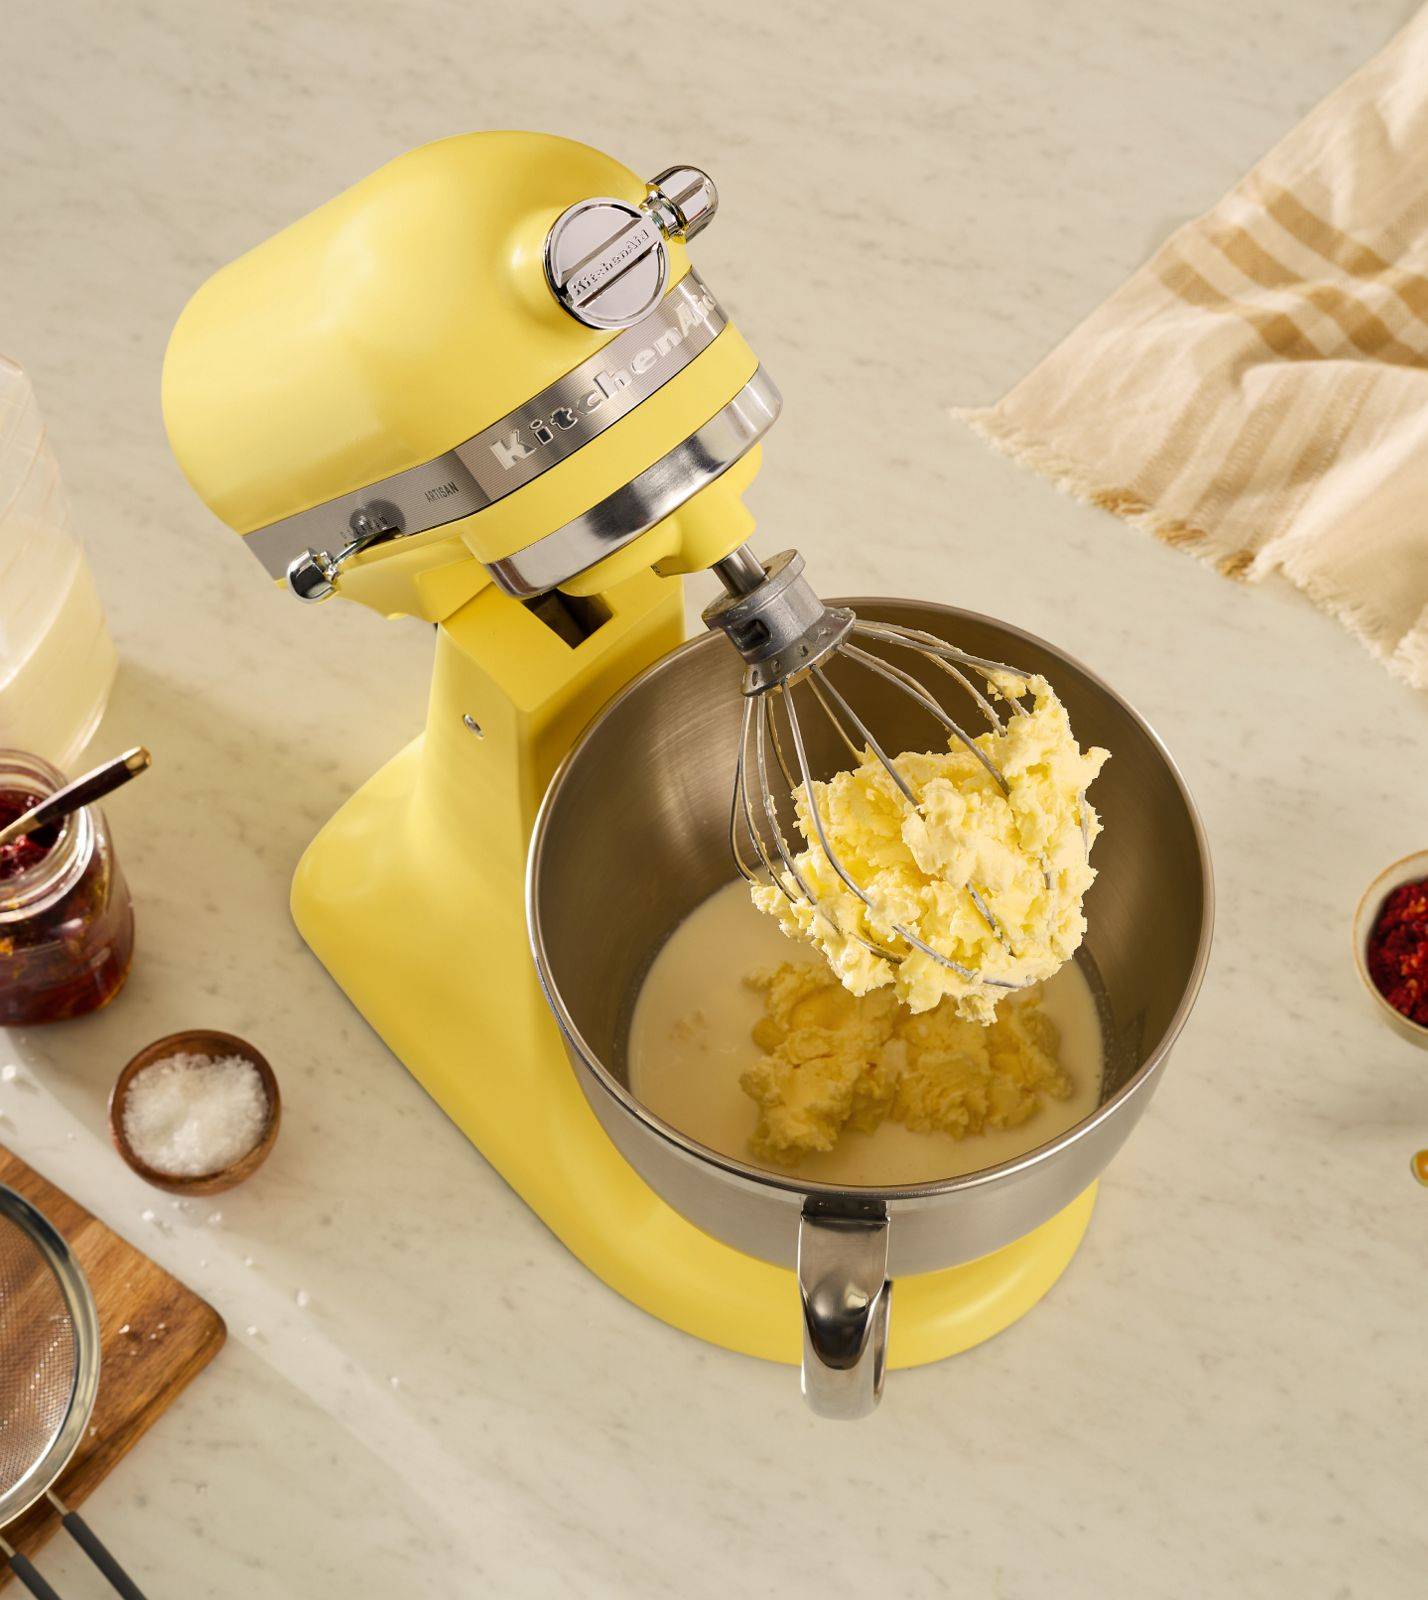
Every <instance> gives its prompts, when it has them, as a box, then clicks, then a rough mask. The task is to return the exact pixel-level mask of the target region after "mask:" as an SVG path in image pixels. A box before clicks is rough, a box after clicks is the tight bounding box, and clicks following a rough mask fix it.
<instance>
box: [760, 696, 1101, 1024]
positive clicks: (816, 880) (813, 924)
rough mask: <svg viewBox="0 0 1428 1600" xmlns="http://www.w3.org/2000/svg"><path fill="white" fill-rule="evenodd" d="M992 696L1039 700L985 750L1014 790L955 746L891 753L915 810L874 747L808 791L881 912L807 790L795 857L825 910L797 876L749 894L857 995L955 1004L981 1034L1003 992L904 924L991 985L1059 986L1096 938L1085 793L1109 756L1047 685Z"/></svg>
mask: <svg viewBox="0 0 1428 1600" xmlns="http://www.w3.org/2000/svg"><path fill="white" fill-rule="evenodd" d="M995 687H996V689H997V691H998V692H999V693H1000V694H1001V695H1002V696H1003V697H1004V698H1005V699H1006V700H1007V701H1008V704H1011V703H1012V702H1013V700H1016V699H1020V698H1022V697H1023V696H1029V697H1030V698H1031V700H1032V707H1031V709H1030V710H1023V709H1022V708H1021V707H1019V706H1013V708H1012V709H1013V714H1012V715H1011V716H1009V717H1008V718H1007V719H1006V723H1005V727H1004V728H1003V730H1002V731H1001V732H996V731H995V730H990V729H989V730H988V731H987V732H986V733H984V734H982V735H981V736H980V737H979V738H978V739H977V740H976V741H975V742H976V745H977V747H978V749H980V750H981V751H982V753H983V754H984V755H985V756H986V757H987V758H988V760H989V761H990V762H991V764H992V766H993V767H995V768H996V770H997V771H998V772H1000V773H1001V775H1002V777H1003V778H1004V780H1005V782H1006V786H1007V788H1006V792H1005V793H1004V792H1003V790H1002V788H1001V786H1000V785H999V784H998V783H997V781H996V780H995V779H994V778H993V777H992V775H991V774H990V773H989V772H988V771H987V770H986V768H985V767H984V766H983V765H982V763H981V762H980V761H978V760H977V758H976V757H975V756H974V755H972V754H971V752H970V751H968V750H967V749H966V747H965V746H964V745H962V744H961V743H960V742H958V741H956V740H955V739H953V740H951V741H950V748H949V749H947V750H945V751H930V752H925V753H916V752H909V753H905V754H903V755H900V756H898V757H896V758H895V760H894V765H895V766H896V768H897V770H898V772H899V773H900V774H901V776H902V778H903V780H904V782H905V783H907V784H908V786H909V787H910V788H911V790H912V792H913V794H915V795H916V796H917V797H918V800H919V802H920V803H919V806H918V808H917V809H916V810H914V809H913V808H912V807H910V806H909V805H908V803H907V800H906V797H905V796H904V795H903V794H902V792H901V791H900V790H899V789H898V787H897V785H896V784H894V782H893V781H892V779H891V777H890V776H889V775H888V773H887V772H886V771H885V770H884V769H883V766H882V763H881V762H879V761H878V760H877V758H876V757H875V756H873V754H872V752H871V751H869V752H867V753H866V754H867V759H865V760H864V761H862V762H861V763H860V764H859V765H858V766H856V767H854V768H852V769H851V770H849V771H845V772H839V773H837V774H835V775H834V777H833V778H831V779H830V780H829V781H828V782H827V783H818V782H815V783H814V785H813V792H814V798H815V800H816V802H817V805H818V808H819V814H820V816H821V817H822V820H823V827H824V831H825V832H826V833H827V836H828V842H829V844H830V846H831V847H832V849H833V851H834V853H835V854H836V855H837V856H838V858H839V860H840V861H841V862H842V863H843V866H844V867H845V869H846V870H847V872H848V874H849V875H850V876H851V877H852V879H853V880H854V882H855V883H857V884H858V885H859V886H860V887H861V888H862V889H863V891H864V892H865V893H866V894H867V896H868V899H869V900H870V901H871V902H872V905H871V907H869V906H866V905H864V904H863V902H862V901H861V900H860V899H859V898H858V896H857V895H855V894H854V893H853V892H852V891H851V890H850V889H849V888H848V887H847V886H846V884H844V882H843V881H842V879H841V878H840V877H839V876H838V874H837V873H836V872H835V871H834V869H833V866H832V864H831V863H830V861H829V860H828V857H827V856H826V855H825V853H824V851H823V848H822V846H821V844H820V843H819V840H818V835H817V831H816V829H815V827H814V825H813V821H812V818H811V815H810V812H809V809H808V794H807V792H806V790H805V789H804V788H803V787H802V786H800V788H799V790H798V791H797V793H796V794H795V796H794V801H795V807H796V811H797V818H798V827H799V831H800V833H801V834H802V835H803V838H804V841H805V848H804V849H803V850H802V851H800V852H799V853H798V855H797V856H795V858H794V860H795V865H796V866H797V868H798V872H799V875H800V876H801V877H802V879H803V881H804V882H805V883H806V884H807V885H808V887H809V889H810V890H811V891H812V893H813V895H814V897H815V898H816V899H817V901H818V905H817V907H816V908H815V907H813V906H811V905H809V904H808V902H807V901H806V900H804V899H803V897H802V895H801V894H800V893H799V892H798V889H797V886H796V885H794V884H793V883H792V881H791V880H790V882H789V887H790V889H791V890H792V894H791V896H790V895H786V894H785V893H784V892H783V891H782V890H781V889H780V888H779V887H778V885H776V884H765V885H762V886H756V887H755V888H754V889H753V891H752V892H753V898H754V904H755V905H756V906H758V908H759V909H760V910H761V911H764V912H767V913H768V914H770V915H772V916H775V917H777V918H778V920H779V922H780V924H781V925H782V927H783V929H784V932H785V933H788V934H790V935H791V936H793V937H795V938H798V939H802V940H805V941H807V942H808V943H810V944H813V945H816V946H817V947H818V949H820V950H821V951H822V952H823V954H824V956H825V957H826V958H827V961H828V964H829V966H830V967H831V968H832V969H833V972H834V973H835V974H836V976H837V978H838V980H839V982H840V983H841V984H843V986H844V987H845V988H846V989H847V990H848V991H849V992H850V993H851V994H853V995H865V994H868V993H870V992H871V991H873V990H876V989H881V988H884V987H888V988H890V989H891V990H892V992H893V993H894V994H895V995H896V997H897V998H898V999H899V1000H901V1001H902V1002H903V1004H904V1005H906V1006H907V1008H908V1009H909V1010H910V1011H913V1012H923V1011H930V1010H931V1009H932V1008H933V1007H934V1006H936V1005H938V1004H940V1003H941V1002H942V1001H944V1000H946V1001H948V1002H950V1004H951V1005H952V1006H953V1008H954V1010H955V1012H956V1014H957V1015H958V1016H959V1017H961V1018H964V1019H965V1020H967V1021H970V1022H974V1023H978V1024H980V1025H982V1026H988V1025H990V1024H991V1022H992V1021H993V1018H994V1016H995V1014H996V1004H997V1000H998V998H999V997H1000V996H1001V995H1003V994H1005V993H1006V992H1007V991H1006V990H1005V989H999V988H988V987H987V986H986V985H985V984H984V983H982V982H980V981H978V979H977V978H976V977H973V978H968V977H964V976H963V975H961V974H960V973H958V972H956V971H954V970H953V969H952V968H950V967H947V966H944V965H943V964H942V963H941V962H940V961H936V960H934V959H933V958H932V957H931V956H928V955H927V954H925V953H924V952H923V951H921V950H918V949H917V948H916V947H915V946H913V945H910V944H908V943H907V941H906V940H905V939H904V938H903V937H902V936H901V935H900V934H899V933H898V932H897V931H896V929H897V927H898V926H901V927H903V928H906V929H908V930H909V931H910V932H911V933H912V934H914V935H915V936H916V937H917V938H918V939H920V940H922V942H923V943H924V944H927V945H930V946H931V947H932V949H934V950H936V951H938V952H939V953H940V954H941V955H944V956H946V957H947V958H949V959H950V960H952V961H955V962H957V963H958V964H959V965H960V966H962V967H965V968H966V969H967V970H968V971H969V972H971V973H973V974H977V975H980V977H981V978H988V979H995V980H999V981H1000V982H1002V983H1007V984H1013V985H1016V986H1017V987H1022V986H1025V985H1029V984H1032V983H1036V982H1039V981H1041V980H1043V979H1046V978H1049V977H1050V976H1051V975H1052V974H1053V973H1054V972H1056V970H1057V969H1058V968H1059V967H1061V966H1062V965H1063V963H1065V962H1066V961H1068V960H1069V959H1070V958H1071V956H1072V955H1073V954H1074V953H1075V951H1076V948H1077V946H1078V945H1079V944H1080V943H1081V939H1082V937H1083V935H1084V933H1085V931H1086V921H1085V917H1084V916H1083V914H1082V910H1081V902H1082V898H1083V896H1084V895H1085V893H1086V890H1087V889H1089V888H1090V886H1091V883H1092V882H1093V881H1094V879H1095V876H1096V874H1095V872H1094V870H1093V869H1092V867H1091V866H1090V863H1089V860H1088V857H1089V854H1090V849H1089V847H1090V844H1091V842H1092V841H1093V840H1094V839H1095V837H1096V835H1097V834H1098V833H1099V832H1100V830H1101V824H1100V820H1099V818H1098V817H1097V815H1096V812H1095V810H1094V808H1093V807H1092V806H1091V805H1090V803H1089V802H1088V801H1087V800H1086V799H1085V791H1086V788H1087V786H1088V785H1089V784H1090V783H1091V782H1092V780H1093V779H1094V778H1095V777H1096V774H1097V773H1098V772H1099V771H1100V770H1101V767H1102V766H1103V765H1104V764H1105V762H1106V761H1107V760H1108V759H1109V757H1108V753H1107V752H1106V751H1105V750H1101V749H1094V748H1093V749H1090V750H1085V751H1083V750H1082V749H1081V747H1080V746H1079V745H1078V744H1077V742H1076V737H1075V735H1074V734H1073V733H1072V731H1071V724H1070V721H1069V719H1068V718H1067V715H1066V708H1065V707H1064V706H1063V705H1062V704H1061V702H1060V700H1059V699H1057V697H1056V694H1055V692H1054V691H1053V690H1052V688H1051V686H1050V684H1049V683H1047V681H1046V680H1045V679H1044V678H1040V677H1032V678H1027V679H1020V678H1014V677H1012V676H1010V675H1003V676H1001V677H999V678H998V679H997V681H996V685H995ZM978 899H980V900H981V902H982V906H983V907H985V909H986V911H987V912H989V913H990V916H991V918H993V919H995V921H996V924H997V927H996V928H994V927H993V926H992V924H991V922H990V921H989V919H988V917H987V916H986V915H984V914H983V911H982V909H981V908H979V906H978V904H977V901H978ZM869 944H872V945H875V946H878V947H879V949H881V950H885V951H888V952H889V953H891V954H894V955H900V956H901V959H900V960H889V959H887V958H886V957H885V956H883V955H880V954H879V953H878V950H873V949H869V948H868V946H869Z"/></svg>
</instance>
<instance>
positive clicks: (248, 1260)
mask: <svg viewBox="0 0 1428 1600" xmlns="http://www.w3.org/2000/svg"><path fill="white" fill-rule="evenodd" d="M243 1265H244V1266H245V1267H251V1266H252V1265H253V1258H252V1256H244V1257H243Z"/></svg>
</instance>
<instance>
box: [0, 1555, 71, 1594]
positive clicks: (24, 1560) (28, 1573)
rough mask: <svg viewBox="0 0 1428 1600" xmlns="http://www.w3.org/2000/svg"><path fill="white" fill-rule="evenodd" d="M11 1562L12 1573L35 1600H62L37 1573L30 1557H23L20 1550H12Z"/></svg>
mask: <svg viewBox="0 0 1428 1600" xmlns="http://www.w3.org/2000/svg"><path fill="white" fill-rule="evenodd" d="M9 1561H10V1571H11V1572H13V1573H14V1574H15V1576H16V1577H17V1578H18V1579H19V1580H20V1582H21V1583H23V1584H24V1586H25V1587H26V1588H27V1589H28V1590H29V1591H30V1593H31V1594H32V1595H34V1597H35V1600H60V1597H59V1596H58V1595H57V1594H56V1593H55V1592H54V1590H53V1589H51V1588H50V1586H49V1584H47V1583H46V1582H45V1580H44V1579H43V1578H42V1577H41V1576H40V1575H39V1573H38V1572H36V1571H35V1569H34V1567H33V1565H31V1562H30V1559H29V1557H28V1556H22V1555H21V1554H20V1552H19V1551H18V1550H11V1551H10V1552H9Z"/></svg>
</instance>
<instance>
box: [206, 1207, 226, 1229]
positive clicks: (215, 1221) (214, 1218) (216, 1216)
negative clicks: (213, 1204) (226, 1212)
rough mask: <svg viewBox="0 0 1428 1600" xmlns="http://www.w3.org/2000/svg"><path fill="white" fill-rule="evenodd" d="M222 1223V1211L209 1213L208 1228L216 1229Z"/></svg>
mask: <svg viewBox="0 0 1428 1600" xmlns="http://www.w3.org/2000/svg"><path fill="white" fill-rule="evenodd" d="M222 1221H223V1213H222V1212H221V1211H210V1212H209V1213H208V1226H209V1227H210V1228H216V1227H217V1226H218V1225H219V1224H220V1223H221V1222H222Z"/></svg>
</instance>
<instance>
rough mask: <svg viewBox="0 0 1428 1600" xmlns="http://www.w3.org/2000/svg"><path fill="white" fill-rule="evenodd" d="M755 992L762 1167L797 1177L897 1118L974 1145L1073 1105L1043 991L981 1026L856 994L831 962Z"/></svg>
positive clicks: (754, 1096)
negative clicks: (798, 1169)
mask: <svg viewBox="0 0 1428 1600" xmlns="http://www.w3.org/2000/svg"><path fill="white" fill-rule="evenodd" d="M745 981H746V982H747V983H748V984H749V985H750V987H751V988H754V989H757V990H759V991H760V992H761V993H762V995H763V999H764V1014H763V1016H762V1017H760V1018H759V1020H758V1022H757V1023H756V1024H755V1025H754V1030H753V1038H754V1043H755V1044H756V1045H757V1046H758V1047H759V1049H760V1050H761V1051H762V1052H763V1054H762V1055H761V1056H760V1058H759V1060H758V1061H756V1062H755V1063H754V1064H753V1065H752V1066H751V1067H749V1068H748V1069H747V1070H746V1071H745V1072H744V1073H743V1075H742V1076H741V1078H740V1080H739V1083H740V1087H741V1088H742V1089H743V1091H744V1093H745V1094H746V1095H748V1096H749V1098H750V1099H751V1100H752V1101H753V1102H754V1104H755V1105H756V1106H757V1107H758V1111H759V1120H758V1126H757V1127H756V1129H755V1131H754V1133H753V1136H752V1137H751V1138H750V1140H749V1149H750V1152H751V1154H752V1155H753V1156H754V1157H755V1158H756V1159H757V1160H761V1161H770V1162H773V1163H774V1164H775V1165H778V1166H793V1165H796V1164H797V1162H798V1161H799V1160H801V1159H802V1157H804V1156H805V1155H809V1154H812V1153H814V1152H817V1151H822V1150H832V1149H833V1148H834V1147H835V1145H836V1144H837V1142H838V1139H839V1137H840V1135H842V1134H843V1133H844V1131H845V1130H855V1131H857V1132H860V1133H872V1132H873V1131H874V1129H876V1128H877V1127H878V1126H880V1124H881V1123H882V1122H883V1121H884V1120H887V1119H890V1120H892V1121H894V1122H900V1123H902V1124H903V1125H904V1126H905V1127H907V1128H910V1129H912V1131H913V1132H915V1133H946V1134H950V1135H951V1136H952V1137H953V1138H954V1139H965V1138H968V1137H975V1136H976V1135H978V1134H981V1133H986V1132H990V1131H992V1130H994V1129H1000V1128H1014V1127H1017V1126H1019V1125H1020V1124H1021V1123H1023V1122H1025V1121H1026V1120H1027V1119H1028V1118H1029V1117H1030V1116H1032V1115H1033V1114H1034V1113H1035V1112H1036V1111H1037V1109H1038V1108H1039V1107H1040V1106H1041V1105H1042V1104H1043V1103H1044V1102H1045V1101H1046V1100H1047V1099H1052V1100H1065V1099H1068V1098H1069V1097H1070V1095H1071V1092H1072V1083H1071V1079H1070V1077H1069V1076H1068V1075H1067V1073H1066V1071H1065V1070H1064V1068H1063V1067H1062V1065H1061V1062H1060V1059H1059V1049H1060V1041H1059V1039H1058V1037H1057V1033H1056V1027H1055V1025H1054V1024H1053V1023H1052V1021H1051V1019H1050V1018H1049V1017H1048V1016H1047V1015H1046V1014H1045V1012H1043V1011H1042V1010H1041V1006H1040V991H1039V990H1038V989H1033V990H1032V991H1030V992H1029V993H1026V994H1019V995H1016V996H1013V997H1010V998H1008V999H1006V1000H1004V1001H1003V1002H1002V1003H1001V1005H1000V1006H998V1008H997V1013H996V1018H995V1020H994V1021H993V1022H992V1023H991V1025H990V1026H988V1027H982V1026H980V1025H979V1024H978V1023H976V1022H969V1021H967V1020H966V1019H965V1018H962V1017H959V1016H958V1015H957V1011H956V1007H955V1006H954V1005H953V1004H952V1002H951V1001H950V1000H949V1001H947V1002H945V1003H943V1004H941V1005H938V1006H936V1007H934V1008H933V1009H932V1010H930V1011H926V1012H922V1013H920V1014H918V1015H914V1014H913V1013H912V1012H911V1011H909V1010H908V1009H907V1007H906V1006H904V1005H902V1004H900V1003H899V1001H898V999H897V997H896V996H895V995H894V994H893V993H892V991H891V990H890V989H888V988H886V987H884V988H881V989H876V990H873V991H871V992H870V993H868V994H865V995H862V996H855V995H852V994H850V993H849V992H848V990H847V989H845V988H842V987H840V985H839V984H838V983H836V982H835V981H834V978H833V975H832V974H831V973H830V972H829V970H828V968H827V967H826V966H824V965H822V964H821V963H820V964H819V965H817V966H812V965H807V964H805V965H795V964H793V963H785V964H784V965H783V966H780V967H777V968H775V969H773V970H772V971H768V972H760V973H755V974H752V975H751V976H750V977H749V978H748V979H746V980H745Z"/></svg>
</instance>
